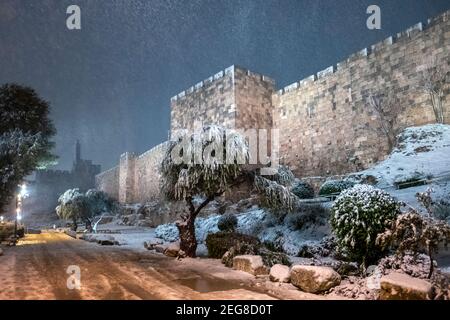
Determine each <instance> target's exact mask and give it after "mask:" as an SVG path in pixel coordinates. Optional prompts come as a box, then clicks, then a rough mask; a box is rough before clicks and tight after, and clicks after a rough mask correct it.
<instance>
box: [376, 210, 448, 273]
mask: <svg viewBox="0 0 450 320" xmlns="http://www.w3.org/2000/svg"><path fill="white" fill-rule="evenodd" d="M449 241H450V225H449V224H448V223H447V222H446V221H440V220H437V219H434V218H432V217H423V216H422V215H420V214H419V213H418V212H416V211H415V210H411V211H410V212H408V213H405V214H401V215H399V216H398V217H397V219H396V220H395V221H394V222H393V223H392V225H391V227H390V228H389V229H388V230H386V231H385V232H383V233H381V234H379V235H378V237H377V243H378V244H379V245H380V246H383V247H386V248H387V247H390V248H394V249H396V251H397V254H398V256H400V257H403V256H404V255H405V254H406V253H408V252H412V253H414V254H417V253H420V252H424V253H426V254H427V255H428V257H429V258H430V271H429V273H428V278H431V276H432V275H433V271H434V261H433V260H434V259H433V256H434V254H436V253H438V251H439V246H440V245H441V244H442V245H443V246H444V247H445V248H446V247H447V245H448V242H449Z"/></svg>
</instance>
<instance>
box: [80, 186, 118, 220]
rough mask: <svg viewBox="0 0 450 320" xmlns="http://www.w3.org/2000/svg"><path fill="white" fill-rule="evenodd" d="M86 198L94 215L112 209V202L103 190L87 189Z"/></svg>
mask: <svg viewBox="0 0 450 320" xmlns="http://www.w3.org/2000/svg"><path fill="white" fill-rule="evenodd" d="M86 198H87V201H88V202H89V207H90V209H91V210H92V213H93V214H94V215H98V214H100V213H102V212H107V211H111V210H112V209H113V205H114V202H113V201H112V200H111V198H110V197H109V196H108V195H107V194H106V193H105V192H103V191H100V190H96V189H89V190H88V191H87V192H86Z"/></svg>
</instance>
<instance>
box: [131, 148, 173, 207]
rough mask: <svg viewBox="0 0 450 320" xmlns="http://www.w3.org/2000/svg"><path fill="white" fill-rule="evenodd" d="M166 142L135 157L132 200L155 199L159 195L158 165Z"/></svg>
mask: <svg viewBox="0 0 450 320" xmlns="http://www.w3.org/2000/svg"><path fill="white" fill-rule="evenodd" d="M166 148H167V143H161V144H159V145H157V146H156V147H153V148H152V149H150V150H148V151H147V152H145V153H143V154H141V155H140V156H139V157H137V158H136V162H135V173H134V174H135V178H134V183H135V184H134V202H146V201H151V200H157V199H158V197H159V182H160V173H159V166H160V165H161V162H162V160H163V156H164V153H165V152H166Z"/></svg>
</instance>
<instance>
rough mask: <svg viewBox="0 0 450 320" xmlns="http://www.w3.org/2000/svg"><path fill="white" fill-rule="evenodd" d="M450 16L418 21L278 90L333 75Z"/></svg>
mask: <svg viewBox="0 0 450 320" xmlns="http://www.w3.org/2000/svg"><path fill="white" fill-rule="evenodd" d="M449 17H450V11H446V12H444V13H442V14H440V15H439V16H436V17H434V18H430V19H428V20H427V22H426V23H423V22H418V23H416V24H415V25H413V26H411V27H409V28H407V29H406V30H404V31H402V32H398V33H397V34H396V35H393V36H390V37H388V38H386V39H384V40H382V41H380V42H378V43H375V44H373V45H371V46H370V47H368V48H363V49H361V50H359V51H358V52H355V53H353V54H351V55H350V56H348V58H347V59H345V60H344V61H340V62H337V63H336V65H331V66H329V67H328V68H326V69H324V70H322V71H319V72H317V73H316V74H314V75H310V76H308V77H306V78H305V79H302V80H300V81H297V82H294V83H292V84H290V85H287V86H285V87H284V88H282V89H280V90H278V91H277V94H278V95H283V94H285V93H287V92H290V91H292V90H295V89H297V88H299V87H302V86H304V85H306V84H308V83H311V82H314V81H316V80H319V79H323V78H324V77H326V76H328V75H332V74H334V73H335V72H338V71H340V70H342V69H344V68H346V67H347V66H348V65H349V64H351V63H354V62H356V61H358V60H361V59H367V58H369V57H371V56H372V55H374V54H375V53H379V52H381V51H383V50H386V49H387V48H388V47H389V46H391V45H393V44H394V43H399V42H402V41H408V40H410V39H411V38H412V37H414V36H416V35H417V34H418V33H420V32H422V31H424V30H427V29H429V28H431V27H434V26H436V25H438V24H440V23H442V22H446V21H448V19H449Z"/></svg>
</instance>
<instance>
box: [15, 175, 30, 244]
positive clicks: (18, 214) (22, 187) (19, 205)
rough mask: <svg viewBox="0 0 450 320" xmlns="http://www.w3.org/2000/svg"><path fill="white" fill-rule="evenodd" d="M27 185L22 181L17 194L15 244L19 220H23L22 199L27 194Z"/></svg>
mask: <svg viewBox="0 0 450 320" xmlns="http://www.w3.org/2000/svg"><path fill="white" fill-rule="evenodd" d="M27 195H28V194H27V185H26V184H25V183H22V184H21V185H20V186H19V191H18V192H17V196H16V219H15V221H14V244H16V243H17V238H18V237H17V221H20V220H22V214H21V211H22V201H23V199H24V198H25V197H26V196H27Z"/></svg>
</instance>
